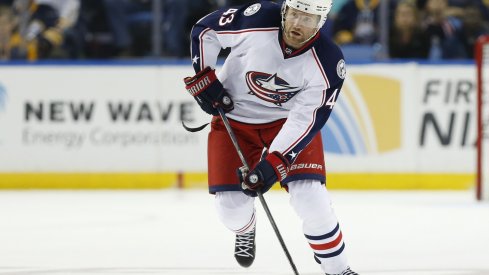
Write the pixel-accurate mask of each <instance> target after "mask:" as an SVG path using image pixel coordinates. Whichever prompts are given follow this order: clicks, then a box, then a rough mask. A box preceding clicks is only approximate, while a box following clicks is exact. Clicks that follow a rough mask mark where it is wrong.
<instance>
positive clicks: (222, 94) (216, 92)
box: [183, 67, 234, 116]
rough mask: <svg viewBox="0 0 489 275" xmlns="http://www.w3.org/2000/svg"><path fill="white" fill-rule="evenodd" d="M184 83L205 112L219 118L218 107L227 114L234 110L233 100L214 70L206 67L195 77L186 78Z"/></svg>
mask: <svg viewBox="0 0 489 275" xmlns="http://www.w3.org/2000/svg"><path fill="white" fill-rule="evenodd" d="M183 81H184V82H185V88H186V89H187V91H188V92H189V93H190V94H191V95H192V96H193V97H194V98H195V100H197V103H199V105H200V108H202V110H204V112H206V113H208V114H210V115H215V116H217V115H219V112H218V111H217V109H216V108H217V107H221V108H222V109H223V110H224V112H226V113H227V112H230V111H231V110H233V108H234V106H233V100H232V99H231V97H230V96H229V94H228V93H227V92H226V91H225V90H224V87H223V86H222V84H221V82H220V81H219V79H217V76H216V71H215V70H214V69H211V68H210V67H206V68H205V69H203V70H202V71H200V72H199V73H197V74H196V75H195V76H193V77H186V78H184V79H183Z"/></svg>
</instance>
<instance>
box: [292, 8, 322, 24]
mask: <svg viewBox="0 0 489 275" xmlns="http://www.w3.org/2000/svg"><path fill="white" fill-rule="evenodd" d="M320 19H321V16H319V15H316V14H310V13H306V12H302V11H300V10H297V9H294V8H291V7H287V9H286V10H285V22H286V24H287V25H289V24H290V26H300V27H305V28H317V27H318V24H319V20H320Z"/></svg>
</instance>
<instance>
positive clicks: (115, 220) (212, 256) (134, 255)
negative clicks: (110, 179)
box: [0, 190, 489, 275]
mask: <svg viewBox="0 0 489 275" xmlns="http://www.w3.org/2000/svg"><path fill="white" fill-rule="evenodd" d="M331 194H332V197H333V203H334V206H335V211H336V214H337V216H338V217H339V220H340V224H341V226H342V230H343V235H344V238H345V241H346V244H347V249H346V250H345V251H346V253H348V255H349V259H350V264H351V266H352V268H353V269H354V270H356V271H357V272H359V273H360V274H362V275H484V274H486V275H489V203H478V202H476V201H475V200H474V196H473V193H472V192H471V191H470V192H469V191H466V192H465V191H464V192H459V191H457V192H455V191H453V192H446V191H443V192H425V191H423V192H421V191H419V192H387V191H386V192H378V191H375V192H373V191H367V192H358V191H348V192H347V191H335V190H333V191H331ZM265 197H266V200H267V202H268V204H269V206H270V209H271V211H272V214H273V216H274V218H275V220H276V222H277V224H278V227H279V229H280V230H281V233H282V235H283V237H284V239H285V242H286V244H287V246H288V249H289V251H290V253H291V254H292V257H293V259H294V261H295V263H296V265H297V268H298V270H299V272H300V274H302V275H312V274H317V275H320V274H322V273H321V270H320V268H319V266H318V265H317V264H316V263H315V261H314V259H313V257H312V252H311V251H310V248H309V246H308V245H307V243H306V242H305V239H304V236H303V235H302V231H301V225H300V222H299V220H298V218H297V217H296V216H295V213H294V212H293V210H292V208H291V207H290V205H289V202H288V195H287V193H286V192H284V191H272V192H269V193H267V194H266V195H265ZM256 206H257V210H258V224H257V226H258V228H257V258H256V261H255V263H254V265H253V266H252V267H251V268H249V269H243V268H241V267H239V266H238V265H237V263H235V260H234V258H233V242H234V235H233V234H232V233H231V232H229V231H228V230H227V229H225V228H224V227H223V226H222V225H221V224H220V222H219V221H218V218H217V216H216V214H215V212H214V204H213V196H211V195H208V194H207V193H206V192H205V191H203V190H185V191H183V190H157V191H3V192H0V274H90V275H92V274H109V275H110V274H177V275H188V274H191V275H194V274H206V275H207V274H213V275H214V274H217V275H221V274H250V275H255V274H264V275H265V274H266V275H268V274H270V275H278V274H293V273H292V271H291V268H290V266H289V264H288V262H287V259H286V257H285V255H284V253H283V252H282V248H281V247H280V244H279V243H278V241H277V239H276V237H275V235H274V232H273V230H272V229H271V226H270V224H269V222H268V219H267V217H266V215H265V213H264V212H263V211H262V208H261V205H260V203H259V201H258V200H256Z"/></svg>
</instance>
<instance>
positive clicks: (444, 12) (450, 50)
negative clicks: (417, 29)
mask: <svg viewBox="0 0 489 275" xmlns="http://www.w3.org/2000/svg"><path fill="white" fill-rule="evenodd" d="M452 11H453V10H451V9H449V7H448V2H447V0H427V1H426V3H425V6H424V12H425V15H424V18H423V20H422V27H423V30H424V31H425V32H426V33H427V35H428V36H429V38H430V41H431V46H430V47H431V48H430V54H429V58H430V59H432V60H439V59H456V58H466V57H467V55H466V52H465V48H464V45H463V42H462V41H463V25H462V21H461V20H460V19H458V18H457V17H455V16H453V15H451V14H453V13H452Z"/></svg>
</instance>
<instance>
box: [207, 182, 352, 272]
mask: <svg viewBox="0 0 489 275" xmlns="http://www.w3.org/2000/svg"><path fill="white" fill-rule="evenodd" d="M288 187H289V194H290V204H291V205H292V207H293V208H294V210H295V212H296V213H297V215H298V216H299V217H300V219H301V220H302V230H303V233H304V235H305V237H306V240H307V241H308V242H309V245H310V246H311V249H312V250H313V251H314V254H315V256H316V259H318V260H319V261H320V262H321V268H322V269H323V271H324V272H326V273H328V274H339V273H341V272H342V271H343V270H345V269H346V268H347V266H348V264H347V258H346V254H345V252H344V242H343V239H342V234H341V229H340V228H339V225H338V220H337V218H336V215H335V214H334V211H333V208H332V206H331V199H330V196H329V193H328V191H327V189H326V188H325V187H324V185H322V184H321V183H320V182H319V181H316V180H301V181H293V182H290V183H289V184H288ZM215 198H216V199H215V206H216V210H217V213H218V216H219V219H220V220H221V222H222V223H223V224H224V225H225V226H226V227H227V228H228V229H230V230H231V231H233V232H235V233H236V234H244V233H247V232H249V231H251V230H252V229H253V228H254V226H255V223H256V216H255V206H254V198H252V197H248V196H247V195H245V194H244V193H242V192H236V191H228V192H218V193H216V196H215Z"/></svg>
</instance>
